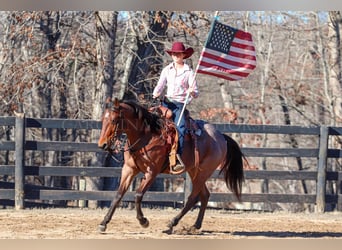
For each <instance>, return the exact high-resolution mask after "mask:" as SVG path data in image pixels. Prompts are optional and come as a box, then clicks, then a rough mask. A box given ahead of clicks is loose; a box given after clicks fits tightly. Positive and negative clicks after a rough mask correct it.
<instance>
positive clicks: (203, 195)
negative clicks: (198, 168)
mask: <svg viewBox="0 0 342 250" xmlns="http://www.w3.org/2000/svg"><path fill="white" fill-rule="evenodd" d="M199 195H200V201H201V206H200V211H199V212H198V216H197V219H196V222H195V224H194V225H193V226H192V228H191V231H192V230H196V229H197V230H198V229H200V228H201V227H202V222H203V218H204V214H205V211H206V209H207V206H208V201H209V197H210V192H209V190H208V188H207V186H206V185H204V187H203V189H202V190H201V192H200V194H199Z"/></svg>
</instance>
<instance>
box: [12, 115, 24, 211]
mask: <svg viewBox="0 0 342 250" xmlns="http://www.w3.org/2000/svg"><path fill="white" fill-rule="evenodd" d="M15 115H16V118H15V170H14V173H15V179H14V181H15V184H14V186H15V191H14V196H15V197H14V206H15V209H16V210H19V209H24V208H25V206H24V196H25V192H24V164H25V163H24V162H25V114H24V113H15Z"/></svg>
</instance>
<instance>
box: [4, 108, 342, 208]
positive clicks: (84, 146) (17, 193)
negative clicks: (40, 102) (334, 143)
mask: <svg viewBox="0 0 342 250" xmlns="http://www.w3.org/2000/svg"><path fill="white" fill-rule="evenodd" d="M0 126H6V127H13V128H14V129H15V138H14V139H15V140H14V141H7V140H3V139H2V140H1V141H0V151H13V152H14V155H15V165H0V176H14V180H15V181H14V183H8V182H0V200H12V201H13V200H14V204H15V208H16V209H23V208H25V202H28V200H112V199H113V197H114V196H115V193H116V192H115V191H114V192H113V191H80V190H70V189H69V190H67V189H57V188H50V187H45V186H35V185H30V184H27V183H25V176H79V177H120V171H121V169H120V168H115V167H99V166H91V167H77V166H72V167H71V166H28V165H25V157H24V156H25V151H27V150H36V151H69V152H70V151H72V152H101V150H100V149H98V147H97V145H96V143H86V142H67V141H30V140H26V135H25V132H26V129H27V128H48V129H49V128H50V129H59V128H62V129H86V130H93V129H95V130H99V129H100V128H101V123H100V122H98V121H93V120H71V119H68V120H65V119H35V118H26V117H25V115H24V114H19V115H17V116H16V117H0ZM214 126H215V127H216V128H217V129H218V130H220V131H221V132H222V133H241V134H243V133H246V134H248V133H249V134H284V135H286V134H288V135H313V136H316V137H317V145H314V147H312V148H247V147H242V151H243V153H244V154H245V155H246V156H247V157H272V158H274V157H296V158H302V157H307V158H315V159H317V170H316V171H306V170H301V171H288V170H286V171H270V170H257V171H255V170H247V171H245V179H247V180H249V179H259V180H299V181H306V180H312V181H316V193H313V194H287V193H279V194H271V193H245V194H243V195H242V201H243V202H274V203H309V204H315V205H316V211H318V212H324V211H325V208H326V204H328V203H332V204H335V205H336V206H337V208H339V209H341V208H342V194H341V183H342V172H337V171H335V172H329V171H327V160H328V159H329V158H342V150H341V149H330V148H328V141H329V136H332V135H333V136H341V135H342V128H341V127H326V126H322V127H303V126H278V125H244V124H214ZM140 176H141V175H140ZM138 177H139V176H138ZM157 178H171V179H172V178H183V179H184V180H185V182H184V183H185V184H184V192H167V193H166V192H147V194H146V195H145V196H144V201H158V202H160V201H164V202H184V201H185V198H186V196H187V194H189V188H191V187H190V186H191V185H190V184H189V183H190V182H189V178H188V176H187V174H182V175H180V176H173V175H166V174H160V175H158V177H157ZM212 178H219V175H218V171H215V172H214V174H213V176H212ZM328 181H334V182H336V185H337V187H338V188H337V191H338V192H337V193H336V194H326V192H327V191H326V183H327V182H328ZM123 200H124V201H134V193H133V192H128V193H127V194H126V195H125V197H124V199H123ZM210 201H216V202H236V201H237V200H236V199H235V197H234V196H233V194H231V193H212V194H211V196H210Z"/></svg>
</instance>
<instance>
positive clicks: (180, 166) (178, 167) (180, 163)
mask: <svg viewBox="0 0 342 250" xmlns="http://www.w3.org/2000/svg"><path fill="white" fill-rule="evenodd" d="M176 157H177V160H178V162H177V163H176V165H175V166H173V167H172V170H173V171H175V172H179V171H181V170H184V169H185V165H184V163H183V161H182V159H181V157H180V155H179V154H176Z"/></svg>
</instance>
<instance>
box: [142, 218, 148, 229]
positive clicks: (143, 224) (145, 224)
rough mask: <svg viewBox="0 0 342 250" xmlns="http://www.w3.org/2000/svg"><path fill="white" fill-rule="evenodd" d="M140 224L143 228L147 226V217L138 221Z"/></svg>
mask: <svg viewBox="0 0 342 250" xmlns="http://www.w3.org/2000/svg"><path fill="white" fill-rule="evenodd" d="M140 225H141V226H142V227H143V228H148V226H149V225H150V222H149V221H148V219H146V218H144V219H143V220H142V221H141V222H140Z"/></svg>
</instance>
